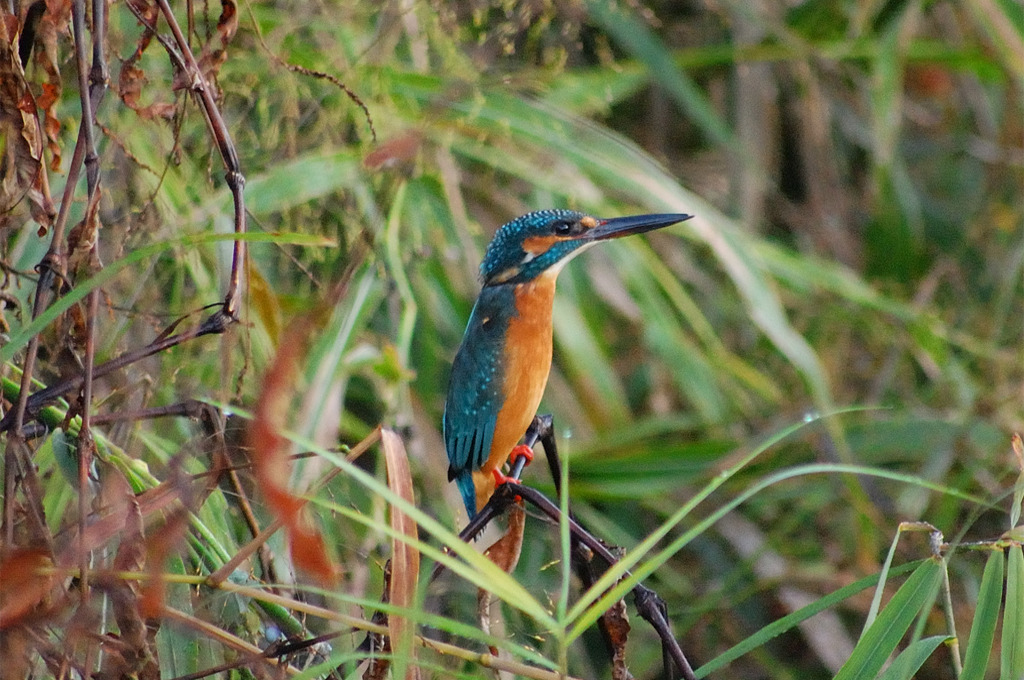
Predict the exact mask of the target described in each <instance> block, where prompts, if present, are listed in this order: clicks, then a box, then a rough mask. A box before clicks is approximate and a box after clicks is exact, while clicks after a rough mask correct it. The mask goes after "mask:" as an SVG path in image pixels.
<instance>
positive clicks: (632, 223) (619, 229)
mask: <svg viewBox="0 0 1024 680" xmlns="http://www.w3.org/2000/svg"><path fill="white" fill-rule="evenodd" d="M691 217H693V215H685V214H682V213H677V214H665V215H633V216H631V217H613V218H612V219H609V220H602V219H598V220H597V226H596V227H594V228H593V229H591V230H589V231H588V232H586V236H585V238H586V239H587V240H589V241H604V240H606V239H610V238H619V237H620V236H629V235H630V234H643V233H644V232H647V231H654V230H655V229H661V228H662V227H667V226H669V225H672V224H677V223H679V222H683V221H685V220H688V219H690V218H691Z"/></svg>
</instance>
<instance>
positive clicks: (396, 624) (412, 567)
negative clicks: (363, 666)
mask: <svg viewBox="0 0 1024 680" xmlns="http://www.w3.org/2000/svg"><path fill="white" fill-rule="evenodd" d="M380 434H381V437H380V440H381V448H382V449H383V450H384V462H385V465H386V467H387V471H388V486H389V487H390V488H391V490H392V491H393V492H394V493H395V494H396V495H398V496H401V497H402V498H403V499H404V500H406V501H408V502H409V503H410V504H412V505H415V503H416V498H415V495H414V493H413V487H412V474H411V473H410V472H409V457H408V456H407V455H406V452H405V445H404V444H403V443H402V438H401V437H399V436H398V435H397V434H395V433H394V432H392V431H391V430H388V429H386V428H385V429H382V430H381V433H380ZM391 528H392V529H394V530H395V532H396V533H398V534H401V535H403V536H407V537H408V538H410V539H412V540H417V539H418V537H419V534H418V533H417V529H416V522H414V521H413V519H412V518H411V517H409V516H408V515H406V514H405V513H404V512H401V511H400V510H396V509H395V508H394V507H392V508H391ZM419 574H420V552H419V550H417V549H416V548H415V547H414V546H411V545H409V544H408V543H406V542H405V541H402V540H399V539H398V538H392V539H391V589H390V592H389V600H390V601H391V604H393V605H395V606H398V607H412V606H413V605H414V604H415V603H416V583H417V581H418V580H419ZM388 635H389V637H390V638H391V645H392V648H393V649H400V650H403V651H404V650H406V649H407V650H408V651H409V655H410V660H411V659H412V658H413V656H414V654H415V647H413V646H412V645H411V644H408V640H410V639H411V636H412V624H410V622H409V620H408V619H407V618H406V617H404V616H400V615H398V614H392V615H391V616H389V617H388ZM405 677H406V678H407V680H408V679H411V678H416V677H418V674H417V668H416V666H415V665H413V664H412V663H410V664H409V666H408V667H407V670H406V675H405Z"/></svg>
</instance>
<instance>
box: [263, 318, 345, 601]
mask: <svg viewBox="0 0 1024 680" xmlns="http://www.w3.org/2000/svg"><path fill="white" fill-rule="evenodd" d="M308 337H309V329H308V324H305V323H296V324H294V325H293V326H292V327H291V328H290V329H289V331H288V333H286V334H285V337H284V341H283V342H282V343H281V347H280V349H279V350H278V352H277V356H276V357H274V361H273V363H272V364H271V365H270V367H269V368H268V369H267V373H266V375H264V376H263V386H262V389H261V390H260V396H259V399H258V400H257V402H256V404H257V406H256V410H255V412H254V413H253V420H252V422H251V423H250V424H249V451H250V455H251V456H252V463H253V473H254V474H255V477H256V481H257V483H258V484H259V486H260V490H261V491H262V492H263V496H264V498H266V499H267V505H268V506H269V507H270V509H271V510H272V511H273V512H274V514H275V515H277V516H278V517H280V518H281V521H282V522H283V524H284V528H285V531H286V533H287V534H288V543H289V546H290V549H291V555H292V562H293V563H294V564H295V567H296V568H297V569H298V570H300V571H302V572H303V573H305V574H307V575H309V576H310V577H311V578H313V579H315V580H316V581H317V582H318V583H321V584H323V585H325V586H328V587H334V586H336V585H337V584H338V582H339V580H340V578H341V572H340V570H339V569H338V567H337V566H336V565H335V563H334V561H333V560H332V559H331V557H330V553H329V551H328V550H327V544H326V543H325V542H324V539H323V537H322V536H321V535H320V532H319V531H317V530H316V528H315V527H314V526H313V524H312V521H311V520H310V519H309V517H308V516H307V515H306V513H305V512H303V506H304V505H305V501H304V500H303V499H302V498H299V497H298V496H295V495H293V494H292V492H291V491H290V490H289V488H288V485H287V482H288V480H289V479H290V478H291V460H290V458H289V445H288V440H287V439H285V438H284V436H282V435H281V430H282V429H283V428H284V419H285V415H286V414H287V413H288V411H289V407H290V405H291V400H292V393H293V391H294V382H295V379H296V376H297V375H298V371H299V359H300V357H301V356H302V354H303V352H304V351H305V347H306V344H307V339H308Z"/></svg>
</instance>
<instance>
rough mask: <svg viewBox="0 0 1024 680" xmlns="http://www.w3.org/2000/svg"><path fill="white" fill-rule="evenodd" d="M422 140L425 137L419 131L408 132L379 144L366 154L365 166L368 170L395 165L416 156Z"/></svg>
mask: <svg viewBox="0 0 1024 680" xmlns="http://www.w3.org/2000/svg"><path fill="white" fill-rule="evenodd" d="M422 142H423V137H422V135H421V134H420V133H419V132H418V131H415V130H414V131H412V132H407V133H405V134H404V135H401V136H400V137H396V138H394V139H391V140H388V141H386V142H384V143H383V144H380V145H378V146H377V148H376V149H374V150H373V151H371V152H370V153H368V154H366V158H364V159H363V166H364V167H366V168H367V169H368V170H380V169H382V168H391V167H394V166H396V165H398V164H399V163H402V162H404V161H408V160H411V159H413V158H415V157H416V154H417V153H418V152H419V150H420V144H422Z"/></svg>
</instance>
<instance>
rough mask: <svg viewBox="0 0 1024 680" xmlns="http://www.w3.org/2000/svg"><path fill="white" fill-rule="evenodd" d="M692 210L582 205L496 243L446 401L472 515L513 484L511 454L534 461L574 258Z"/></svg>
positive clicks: (503, 232)
mask: <svg viewBox="0 0 1024 680" xmlns="http://www.w3.org/2000/svg"><path fill="white" fill-rule="evenodd" d="M690 217H692V216H691V215H683V214H664V215H637V216H633V217H617V218H613V219H601V218H598V217H592V216H590V215H586V214H583V213H580V212H576V211H574V210H539V211H536V212H531V213H527V214H526V215H523V216H522V217H519V218H517V219H515V220H513V221H511V222H509V223H507V224H505V225H503V226H502V227H501V228H500V229H498V231H497V233H496V234H495V235H494V238H493V239H492V240H491V243H490V245H489V246H487V252H486V254H485V255H484V259H483V262H482V263H481V265H480V276H481V278H482V279H483V288H482V289H481V291H480V296H479V297H478V298H477V301H476V304H475V305H474V306H473V311H472V313H471V314H470V318H469V323H468V325H467V326H466V333H465V335H464V336H463V338H462V344H461V345H460V347H459V350H458V352H457V353H456V354H455V360H454V362H453V364H452V373H451V379H450V382H449V385H448V399H447V401H446V402H445V408H444V423H443V431H444V441H445V448H446V449H447V451H448V462H449V467H448V481H452V480H455V483H456V484H457V486H458V488H459V492H460V493H461V495H462V500H463V502H464V503H465V504H466V512H467V513H468V514H469V517H470V518H472V517H473V516H474V515H475V514H476V513H477V511H478V510H479V509H480V508H482V507H483V506H484V505H485V504H486V503H487V501H488V499H489V498H490V497H491V495H492V494H493V493H494V490H495V488H496V487H497V485H498V484H501V483H504V482H505V481H507V478H506V477H505V476H504V475H503V474H502V472H501V467H502V466H503V465H504V464H505V461H506V459H508V458H511V459H512V461H513V463H514V462H515V459H516V458H517V457H518V456H526V457H527V461H529V460H530V459H532V458H533V452H532V451H531V450H530V448H529V447H527V446H525V445H520V446H516V444H517V443H518V442H519V441H520V440H521V439H522V437H523V435H524V434H525V433H526V430H527V428H528V427H529V425H530V422H531V421H532V420H533V417H534V415H536V411H537V407H538V406H540V400H541V397H542V396H543V394H544V387H545V385H546V384H547V381H548V373H549V372H550V370H551V352H552V344H551V312H552V306H553V303H554V295H555V279H556V278H557V277H558V273H559V272H560V271H561V270H562V268H563V267H564V266H565V265H566V263H567V262H569V260H571V259H572V258H573V257H574V256H576V255H578V254H579V253H581V252H583V251H584V250H585V249H586V248H588V247H589V246H591V245H593V244H595V243H597V242H599V241H605V240H608V239H612V238H618V237H620V236H628V235H629V234H641V233H644V232H647V231H652V230H654V229H661V228H662V227H667V226H669V225H672V224H676V223H677V222H682V221H683V220H687V219H690Z"/></svg>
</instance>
